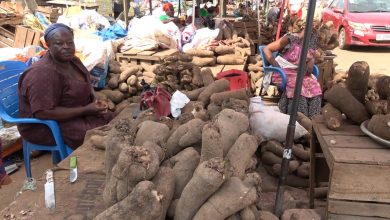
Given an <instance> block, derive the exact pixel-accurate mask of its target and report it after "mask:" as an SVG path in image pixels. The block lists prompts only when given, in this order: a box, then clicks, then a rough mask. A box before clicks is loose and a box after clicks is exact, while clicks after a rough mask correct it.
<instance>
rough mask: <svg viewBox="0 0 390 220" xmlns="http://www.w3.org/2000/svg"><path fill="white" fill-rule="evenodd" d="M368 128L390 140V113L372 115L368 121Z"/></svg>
mask: <svg viewBox="0 0 390 220" xmlns="http://www.w3.org/2000/svg"><path fill="white" fill-rule="evenodd" d="M368 130H369V131H371V132H372V133H373V134H375V135H376V136H378V137H380V138H383V139H385V140H388V141H390V114H387V115H374V116H372V118H371V119H370V121H369V122H368Z"/></svg>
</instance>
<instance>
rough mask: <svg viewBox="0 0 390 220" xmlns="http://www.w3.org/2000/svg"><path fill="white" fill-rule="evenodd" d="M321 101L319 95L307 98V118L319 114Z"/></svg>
mask: <svg viewBox="0 0 390 220" xmlns="http://www.w3.org/2000/svg"><path fill="white" fill-rule="evenodd" d="M321 101H322V97H321V96H320V95H319V96H315V97H313V98H308V103H309V111H308V113H309V115H308V116H309V118H313V117H314V116H316V115H319V114H321Z"/></svg>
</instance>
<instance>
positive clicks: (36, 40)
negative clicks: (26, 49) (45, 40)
mask: <svg viewBox="0 0 390 220" xmlns="http://www.w3.org/2000/svg"><path fill="white" fill-rule="evenodd" d="M40 42H41V34H40V33H38V32H37V33H36V34H35V35H34V40H33V42H32V45H39V44H40Z"/></svg>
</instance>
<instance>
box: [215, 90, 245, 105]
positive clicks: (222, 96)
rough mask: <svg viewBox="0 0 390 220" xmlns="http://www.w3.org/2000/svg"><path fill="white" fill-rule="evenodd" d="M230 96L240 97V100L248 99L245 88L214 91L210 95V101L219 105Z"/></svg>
mask: <svg viewBox="0 0 390 220" xmlns="http://www.w3.org/2000/svg"><path fill="white" fill-rule="evenodd" d="M231 98H234V99H241V100H248V99H249V97H248V93H247V90H246V89H237V90H233V91H225V92H219V93H214V94H212V95H211V97H210V101H211V102H213V103H215V104H217V105H221V104H222V102H223V101H226V100H229V99H231Z"/></svg>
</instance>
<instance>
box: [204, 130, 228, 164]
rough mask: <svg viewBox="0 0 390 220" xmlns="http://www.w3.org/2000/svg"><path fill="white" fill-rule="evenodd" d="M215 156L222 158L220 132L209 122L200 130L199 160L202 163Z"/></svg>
mask: <svg viewBox="0 0 390 220" xmlns="http://www.w3.org/2000/svg"><path fill="white" fill-rule="evenodd" d="M215 157H219V158H223V145H222V139H221V133H220V132H219V129H218V127H217V126H216V125H215V124H213V123H209V124H206V125H205V126H204V127H203V130H202V149H201V154H200V162H201V163H202V162H204V161H208V160H210V159H212V158H215Z"/></svg>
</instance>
